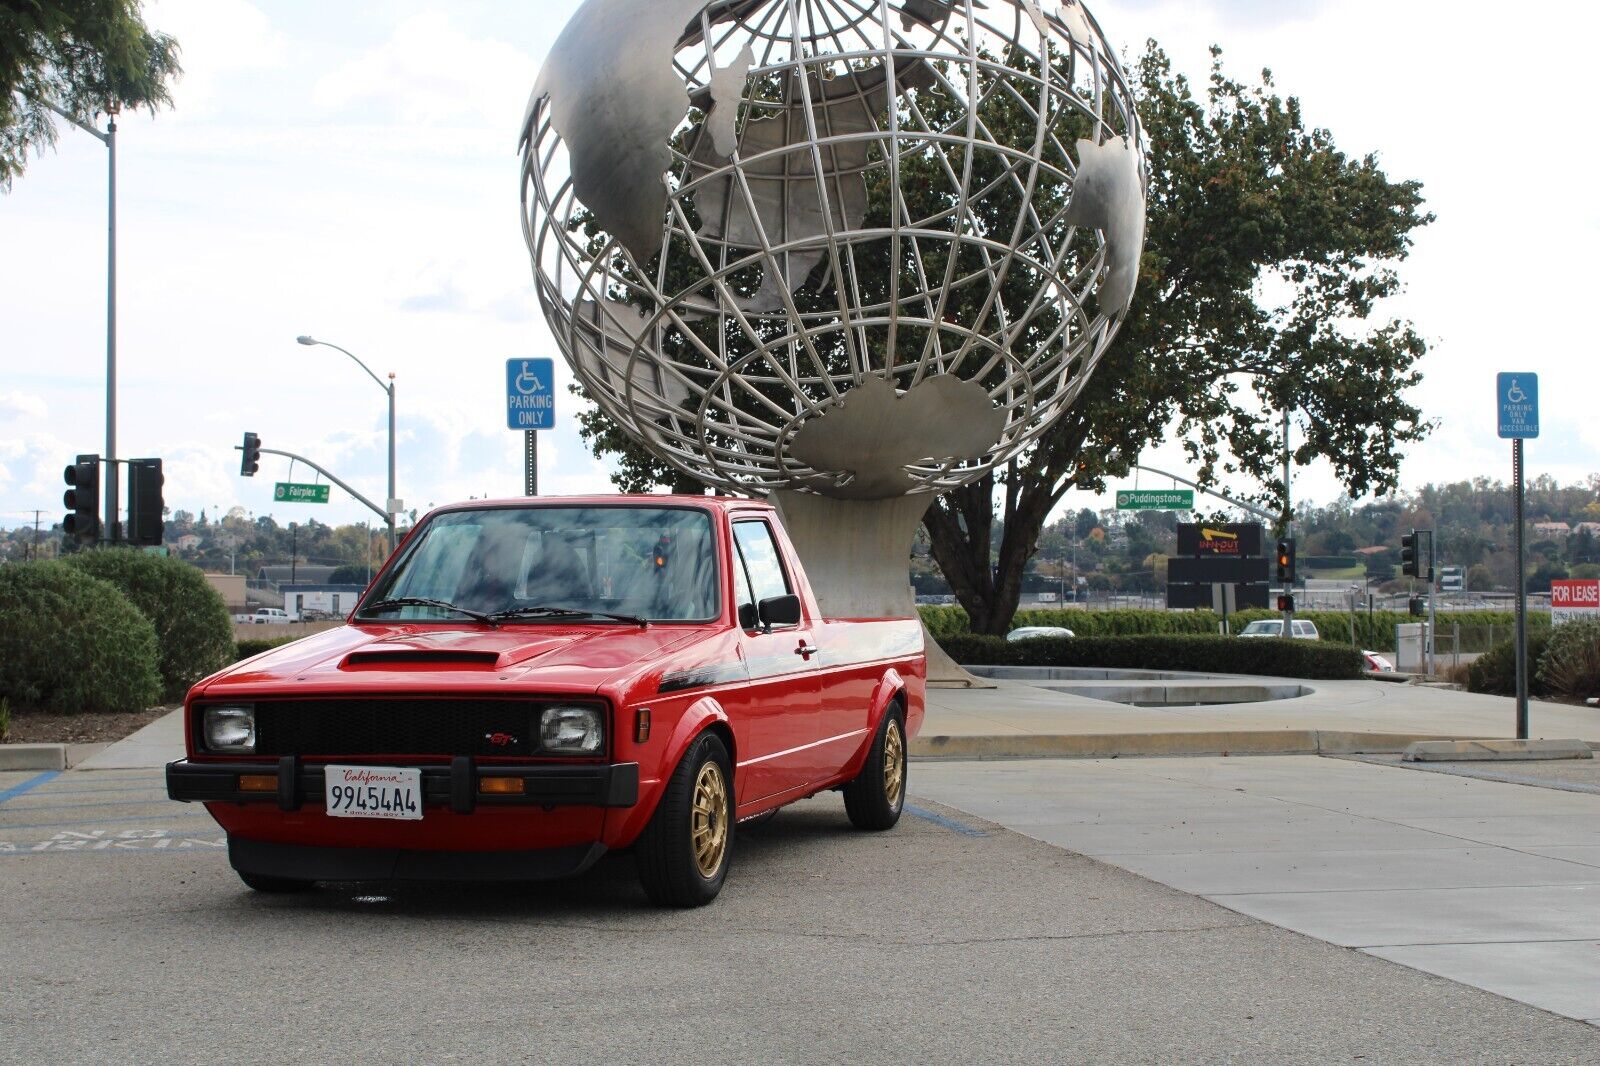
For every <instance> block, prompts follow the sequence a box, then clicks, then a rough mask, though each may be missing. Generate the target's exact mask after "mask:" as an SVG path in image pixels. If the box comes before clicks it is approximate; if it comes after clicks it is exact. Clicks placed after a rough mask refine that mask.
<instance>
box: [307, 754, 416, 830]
mask: <svg viewBox="0 0 1600 1066" xmlns="http://www.w3.org/2000/svg"><path fill="white" fill-rule="evenodd" d="M323 775H324V776H323V781H324V783H325V785H326V792H327V798H328V814H329V816H330V817H333V818H403V819H408V820H410V819H418V818H421V817H422V771H421V770H418V769H416V768H414V767H413V768H409V769H408V768H405V767H399V766H329V767H327V768H326V769H325V770H324V771H323Z"/></svg>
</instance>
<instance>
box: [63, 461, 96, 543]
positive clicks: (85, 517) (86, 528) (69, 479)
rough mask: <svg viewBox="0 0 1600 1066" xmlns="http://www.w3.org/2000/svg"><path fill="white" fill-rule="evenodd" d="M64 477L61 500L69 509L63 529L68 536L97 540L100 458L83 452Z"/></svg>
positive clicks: (83, 539)
mask: <svg viewBox="0 0 1600 1066" xmlns="http://www.w3.org/2000/svg"><path fill="white" fill-rule="evenodd" d="M61 476H62V477H63V478H64V479H65V480H66V483H67V491H66V492H64V493H62V494H61V502H62V503H64V504H66V506H67V508H68V512H67V516H66V517H65V518H63V519H62V520H61V528H62V529H64V530H66V533H67V536H69V537H76V538H78V539H79V540H81V541H86V542H88V541H94V540H96V539H97V538H98V537H99V536H100V457H99V456H98V455H80V456H78V461H77V462H75V463H73V464H72V465H71V466H69V467H67V469H66V472H65V473H63V474H62V475H61Z"/></svg>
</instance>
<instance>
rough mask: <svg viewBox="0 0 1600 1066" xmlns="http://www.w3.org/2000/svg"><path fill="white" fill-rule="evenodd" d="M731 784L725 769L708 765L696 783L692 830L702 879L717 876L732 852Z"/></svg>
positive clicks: (712, 764) (713, 763)
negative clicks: (724, 858) (727, 856)
mask: <svg viewBox="0 0 1600 1066" xmlns="http://www.w3.org/2000/svg"><path fill="white" fill-rule="evenodd" d="M729 813H730V812H729V810H728V782H727V779H726V778H725V777H723V774H722V767H721V766H719V765H717V763H716V762H714V761H711V762H707V763H706V764H705V765H704V766H702V767H700V774H699V776H697V777H696V778H695V781H694V811H693V813H692V814H691V815H690V819H691V821H690V824H689V831H690V835H691V836H692V837H693V839H694V863H695V865H696V866H697V867H699V868H700V876H701V877H705V878H711V877H715V876H717V870H718V869H720V868H721V866H722V857H723V855H724V854H725V853H726V852H727V850H728V822H729V820H730V819H729Z"/></svg>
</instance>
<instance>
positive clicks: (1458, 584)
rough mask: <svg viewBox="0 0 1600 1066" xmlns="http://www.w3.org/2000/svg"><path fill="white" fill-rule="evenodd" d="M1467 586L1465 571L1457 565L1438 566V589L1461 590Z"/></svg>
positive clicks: (1445, 590)
mask: <svg viewBox="0 0 1600 1066" xmlns="http://www.w3.org/2000/svg"><path fill="white" fill-rule="evenodd" d="M1466 587H1467V572H1466V571H1465V570H1464V569H1462V568H1461V567H1459V566H1441V567H1440V568H1439V591H1440V592H1461V591H1463V590H1464V589H1466Z"/></svg>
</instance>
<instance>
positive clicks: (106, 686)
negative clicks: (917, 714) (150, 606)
mask: <svg viewBox="0 0 1600 1066" xmlns="http://www.w3.org/2000/svg"><path fill="white" fill-rule="evenodd" d="M157 662H158V653H157V645H156V633H155V627H154V626H152V625H151V624H150V620H149V619H147V618H146V617H145V616H144V615H143V614H141V613H140V612H139V609H138V608H136V607H134V605H133V604H131V603H129V602H128V599H127V597H126V596H124V595H123V594H122V593H121V592H119V591H118V590H117V587H116V586H115V585H113V584H111V583H110V582H108V581H101V580H100V579H99V578H95V577H90V576H89V575H88V574H86V573H84V572H83V571H82V570H79V569H77V568H75V567H71V566H68V565H66V564H65V563H60V562H43V563H18V564H14V565H11V566H0V696H5V697H7V698H8V699H9V701H10V702H11V703H12V704H13V705H14V706H15V707H16V708H17V709H19V710H20V709H23V708H37V709H41V710H47V711H59V712H66V713H70V712H77V711H138V710H143V709H144V708H146V707H148V706H150V704H152V703H154V702H156V700H157V699H159V698H160V696H161V674H160V671H159V669H158V667H157Z"/></svg>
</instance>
